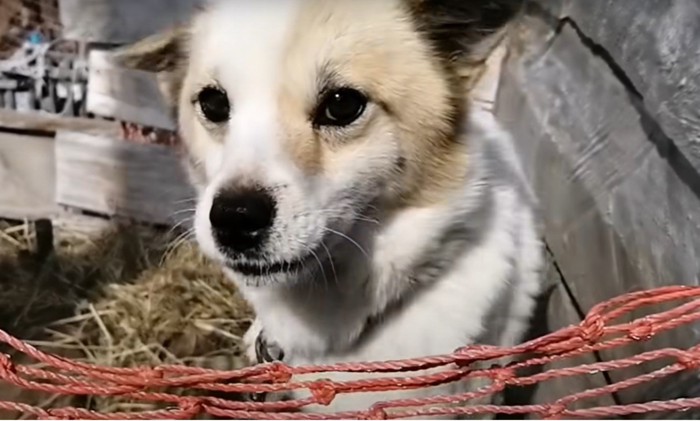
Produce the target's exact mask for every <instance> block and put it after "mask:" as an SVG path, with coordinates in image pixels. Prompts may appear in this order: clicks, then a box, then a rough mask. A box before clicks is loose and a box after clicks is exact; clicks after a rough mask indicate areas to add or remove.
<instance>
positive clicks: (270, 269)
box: [226, 253, 314, 277]
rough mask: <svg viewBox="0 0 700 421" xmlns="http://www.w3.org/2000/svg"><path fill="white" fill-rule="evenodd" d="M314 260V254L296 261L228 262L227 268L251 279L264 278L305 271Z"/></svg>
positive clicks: (306, 255)
mask: <svg viewBox="0 0 700 421" xmlns="http://www.w3.org/2000/svg"><path fill="white" fill-rule="evenodd" d="M313 259H314V257H313V254H312V253H308V254H305V255H303V256H300V257H298V258H296V259H292V260H284V261H277V262H269V261H265V260H260V261H248V262H227V264H226V266H228V268H229V269H231V270H232V271H234V272H236V273H238V274H240V275H243V276H250V277H263V276H271V275H277V274H281V273H297V272H300V271H301V270H303V269H304V268H305V267H306V266H307V264H309V263H311V261H312V260H313Z"/></svg>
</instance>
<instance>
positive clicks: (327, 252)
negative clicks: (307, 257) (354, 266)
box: [321, 241, 339, 285]
mask: <svg viewBox="0 0 700 421" xmlns="http://www.w3.org/2000/svg"><path fill="white" fill-rule="evenodd" d="M321 247H323V249H324V250H326V254H327V255H328V261H329V262H330V264H331V271H332V272H333V279H334V280H335V284H336V285H338V284H339V281H338V272H336V270H335V263H333V256H331V251H330V250H328V246H326V243H324V242H323V241H321Z"/></svg>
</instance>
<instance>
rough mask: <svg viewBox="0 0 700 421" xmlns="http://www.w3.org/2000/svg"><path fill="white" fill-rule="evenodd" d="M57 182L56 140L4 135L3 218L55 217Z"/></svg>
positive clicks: (0, 161)
mask: <svg viewBox="0 0 700 421" xmlns="http://www.w3.org/2000/svg"><path fill="white" fill-rule="evenodd" d="M55 183H56V174H55V162H54V142H53V139H52V138H47V137H36V136H26V135H19V134H11V133H2V132H0V186H2V189H0V217H4V218H11V219H24V218H28V219H35V218H45V217H49V216H51V215H52V214H54V213H55V212H56V211H57V206H56V204H55V201H54V188H55Z"/></svg>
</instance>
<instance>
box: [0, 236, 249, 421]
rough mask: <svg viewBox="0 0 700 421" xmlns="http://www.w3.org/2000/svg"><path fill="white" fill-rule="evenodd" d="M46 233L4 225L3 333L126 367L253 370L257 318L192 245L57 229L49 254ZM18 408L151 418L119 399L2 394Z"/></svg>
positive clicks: (0, 266) (0, 246)
mask: <svg viewBox="0 0 700 421" xmlns="http://www.w3.org/2000/svg"><path fill="white" fill-rule="evenodd" d="M39 228H40V227H39V226H37V227H36V229H35V228H34V226H32V225H29V224H20V225H11V224H7V223H3V222H0V288H2V291H3V293H2V295H0V328H2V329H4V330H7V331H9V332H10V333H12V334H14V335H17V336H19V337H21V338H26V339H30V343H33V344H34V345H36V346H38V347H39V348H41V349H43V350H46V351H49V352H53V353H57V354H60V355H64V356H68V357H70V358H74V359H79V360H83V361H89V362H92V363H97V364H103V365H110V366H116V367H135V366H142V365H149V366H152V365H158V364H164V363H165V364H171V363H177V364H187V365H196V366H203V367H210V368H217V369H234V368H240V367H241V366H243V365H244V364H245V363H246V362H245V360H244V358H243V356H242V354H243V353H242V349H241V336H242V334H243V333H244V332H245V330H246V329H247V328H248V326H249V325H250V322H251V317H252V314H251V311H250V310H249V308H248V307H247V306H246V304H245V302H244V301H243V300H242V298H241V296H240V295H239V294H238V292H237V291H236V289H235V288H234V287H233V285H232V284H231V283H230V282H229V281H227V280H226V279H225V278H224V277H223V275H222V274H221V272H220V270H219V269H218V268H217V267H216V266H215V265H212V264H210V263H208V262H207V261H206V260H205V259H204V258H203V257H202V256H201V255H200V254H199V253H198V251H197V249H196V246H195V245H193V244H192V243H190V242H182V241H178V242H176V243H173V241H174V240H175V237H174V235H173V234H170V233H166V232H161V231H158V230H155V229H152V228H144V227H139V226H120V227H118V228H112V229H109V230H108V231H106V232H104V233H102V234H101V235H99V236H98V237H95V236H92V235H82V236H81V235H76V234H75V233H74V232H65V231H63V230H60V229H55V230H54V232H55V235H56V238H54V239H52V242H53V244H55V249H54V250H52V251H49V252H46V251H41V248H42V246H41V242H42V241H41V240H39V241H37V235H36V232H37V231H41V229H39ZM44 248H45V247H44ZM6 351H7V350H3V349H0V352H6ZM8 399H9V400H16V401H22V402H27V403H31V404H38V405H41V406H44V407H52V406H54V407H55V406H65V405H77V406H80V407H87V408H90V409H97V410H101V411H129V410H143V409H148V408H145V407H144V406H134V404H132V403H130V402H124V401H121V400H119V399H116V398H115V399H84V398H72V399H67V398H63V397H51V396H35V395H31V394H27V393H26V392H25V393H19V392H18V391H17V390H14V389H8V388H7V387H6V386H3V385H0V400H8ZM0 418H4V417H3V414H0Z"/></svg>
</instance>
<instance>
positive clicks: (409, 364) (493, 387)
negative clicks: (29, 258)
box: [0, 287, 700, 420]
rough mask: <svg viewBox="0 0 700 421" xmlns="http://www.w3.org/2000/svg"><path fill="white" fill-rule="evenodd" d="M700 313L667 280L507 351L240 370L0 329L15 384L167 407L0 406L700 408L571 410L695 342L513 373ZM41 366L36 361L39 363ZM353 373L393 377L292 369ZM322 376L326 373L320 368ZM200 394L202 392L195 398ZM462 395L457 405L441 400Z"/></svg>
mask: <svg viewBox="0 0 700 421" xmlns="http://www.w3.org/2000/svg"><path fill="white" fill-rule="evenodd" d="M661 303H664V304H672V305H673V307H672V309H671V310H667V311H660V312H657V313H654V314H648V315H646V316H644V317H642V318H639V319H636V320H634V321H632V322H619V321H618V320H619V319H620V318H621V317H622V316H625V315H628V314H629V313H631V312H633V311H637V310H640V309H644V308H646V307H648V306H649V305H652V304H661ZM698 320H700V288H691V287H668V288H661V289H656V290H650V291H643V292H637V293H632V294H629V295H625V296H621V297H619V298H615V299H613V300H610V301H608V302H606V303H602V304H599V305H597V306H596V307H594V308H593V309H592V310H591V312H590V313H589V314H588V316H587V317H586V318H585V320H584V321H583V322H582V323H581V324H580V325H578V326H571V327H568V328H565V329H563V330H560V331H558V332H554V333H552V334H549V335H547V336H544V337H541V338H539V339H536V340H533V341H530V342H527V343H525V344H522V345H519V346H516V347H513V348H498V347H490V346H469V347H465V348H463V349H460V350H458V351H457V352H455V353H454V354H451V355H442V356H433V357H426V358H417V359H411V360H403V361H389V362H375V363H357V364H337V365H330V366H307V367H290V366H287V365H284V364H281V363H272V364H265V365H259V366H255V367H250V368H246V369H243V370H238V371H228V372H223V371H214V370H208V369H201V368H192V367H183V366H163V367H155V368H139V369H124V368H109V367H98V366H94V365H90V364H85V363H79V362H74V361H70V360H67V359H63V358H59V357H56V356H52V355H50V354H47V353H44V352H41V351H39V350H37V349H36V348H34V347H32V346H30V345H27V344H25V343H23V342H22V341H20V340H18V339H15V338H13V337H11V336H9V335H8V334H6V333H4V332H1V331H0V341H1V342H4V343H6V344H8V345H10V346H11V347H12V348H14V349H15V350H17V351H19V352H21V353H23V354H26V355H28V356H30V357H32V358H33V359H34V360H36V361H37V362H39V363H41V364H39V365H34V366H26V365H18V364H14V363H13V361H12V359H11V358H10V357H9V356H2V355H0V380H2V381H4V382H7V383H10V384H12V385H14V386H16V387H18V388H22V389H27V390H32V391H37V392H44V393H48V394H59V395H93V396H119V397H122V398H126V399H130V400H133V401H136V402H144V403H161V404H166V405H168V407H169V408H170V409H166V410H161V411H149V412H134V413H131V412H130V413H99V412H94V411H89V410H85V409H80V408H57V409H49V410H44V409H40V408H37V407H33V406H30V405H24V404H19V403H16V402H0V410H3V409H4V410H9V411H18V412H21V413H24V414H25V415H28V416H34V417H38V418H44V419H47V418H52V419H75V418H82V419H104V420H108V419H132V420H136V419H192V418H194V417H197V416H200V415H203V416H209V417H212V416H213V417H225V418H234V419H348V418H354V419H358V418H359V419H397V418H407V417H427V416H432V415H450V416H457V415H473V414H534V415H536V416H539V417H542V418H610V417H616V416H620V415H634V414H642V413H649V412H656V411H676V410H689V409H693V408H700V398H686V399H678V400H672V401H657V402H646V403H640V404H630V405H613V406H605V407H594V408H585V409H573V408H571V405H572V404H573V403H575V402H579V401H581V400H584V399H593V398H596V397H601V396H605V395H610V394H612V393H615V392H619V391H622V390H624V389H627V388H630V387H633V386H638V385H640V384H644V383H647V382H650V381H652V380H656V379H661V378H664V377H668V376H671V375H676V374H678V373H681V372H684V371H689V370H697V369H698V368H700V346H695V347H693V348H691V349H687V350H681V349H672V348H667V349H659V350H656V351H652V352H647V353H643V354H639V355H635V356H633V357H630V358H626V359H620V360H614V361H606V362H598V363H593V364H586V365H579V366H572V367H566V368H561V369H549V370H544V371H542V372H539V373H537V374H534V375H528V376H519V375H518V374H517V372H518V370H519V369H524V368H528V367H530V368H532V367H540V366H543V365H545V364H548V363H551V362H554V361H558V360H563V359H567V358H571V357H574V356H581V355H585V354H591V353H593V352H596V351H603V350H608V349H612V348H616V347H620V346H624V345H627V344H630V343H632V342H635V341H643V340H648V339H650V338H652V337H653V336H655V335H657V334H658V333H660V332H664V331H668V330H670V329H674V328H678V327H680V326H683V325H688V324H689V323H692V322H694V321H698ZM525 355H527V356H529V357H527V358H526V359H523V360H519V361H517V362H515V363H513V364H511V365H510V366H507V367H501V366H498V365H494V366H493V367H492V368H489V369H475V368H472V366H473V365H474V364H473V363H475V362H477V361H481V362H484V361H485V362H488V361H495V360H497V359H499V358H502V357H513V356H525ZM653 361H663V362H667V363H668V362H670V363H668V364H666V365H665V367H664V368H662V369H660V370H657V371H653V372H650V373H648V374H644V375H641V376H638V377H633V378H628V379H626V380H624V381H621V382H618V383H613V384H610V385H607V386H604V387H599V388H595V389H590V390H586V391H583V392H580V393H576V394H572V395H569V396H566V397H564V398H561V399H558V400H556V401H554V402H551V403H548V404H537V405H522V406H500V405H469V404H468V402H469V401H470V400H472V399H475V398H479V397H484V396H489V395H493V394H495V393H498V392H500V391H503V390H504V388H505V387H506V386H527V385H534V384H538V383H541V382H544V381H547V380H552V379H555V378H565V377H575V376H586V375H591V374H594V373H600V372H606V371H611V370H617V369H622V368H626V367H632V366H637V365H639V364H643V363H647V362H653ZM38 367H43V368H38ZM428 368H442V370H440V371H439V372H438V373H436V374H427V375H426V374H416V373H414V374H413V375H412V374H411V373H412V372H416V371H419V370H424V369H428ZM329 372H355V373H378V372H381V373H384V374H388V375H392V373H394V375H393V376H392V377H384V378H372V377H371V376H368V377H367V378H366V379H362V380H352V381H342V382H334V381H329V380H321V381H313V382H296V381H294V380H293V376H294V375H297V374H308V373H329ZM321 377H323V376H322V375H321ZM464 378H488V379H489V380H490V385H488V386H485V387H482V388H480V389H477V390H473V391H470V392H468V393H464V394H460V395H452V396H439V397H431V398H426V399H407V400H396V401H390V402H380V403H376V404H375V405H373V406H372V407H371V408H366V409H365V410H361V411H356V412H345V413H335V414H317V413H303V412H298V409H300V408H303V407H306V406H309V405H317V404H321V405H323V404H328V403H330V402H331V401H333V399H334V398H335V397H336V396H338V395H340V394H348V393H358V392H371V391H390V390H405V389H410V388H421V387H430V386H434V385H438V384H443V383H448V382H454V381H456V380H459V379H464ZM167 388H185V389H187V390H190V391H196V392H198V396H181V395H179V394H178V395H176V394H171V393H163V392H159V390H164V389H167ZM291 390H306V391H309V392H310V397H309V398H305V399H298V400H290V401H284V402H246V401H229V400H225V399H221V398H217V397H214V396H209V395H213V394H215V393H216V392H230V393H264V392H279V391H291ZM199 395H202V396H199ZM459 402H466V404H465V405H462V406H438V405H440V404H445V403H459Z"/></svg>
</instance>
